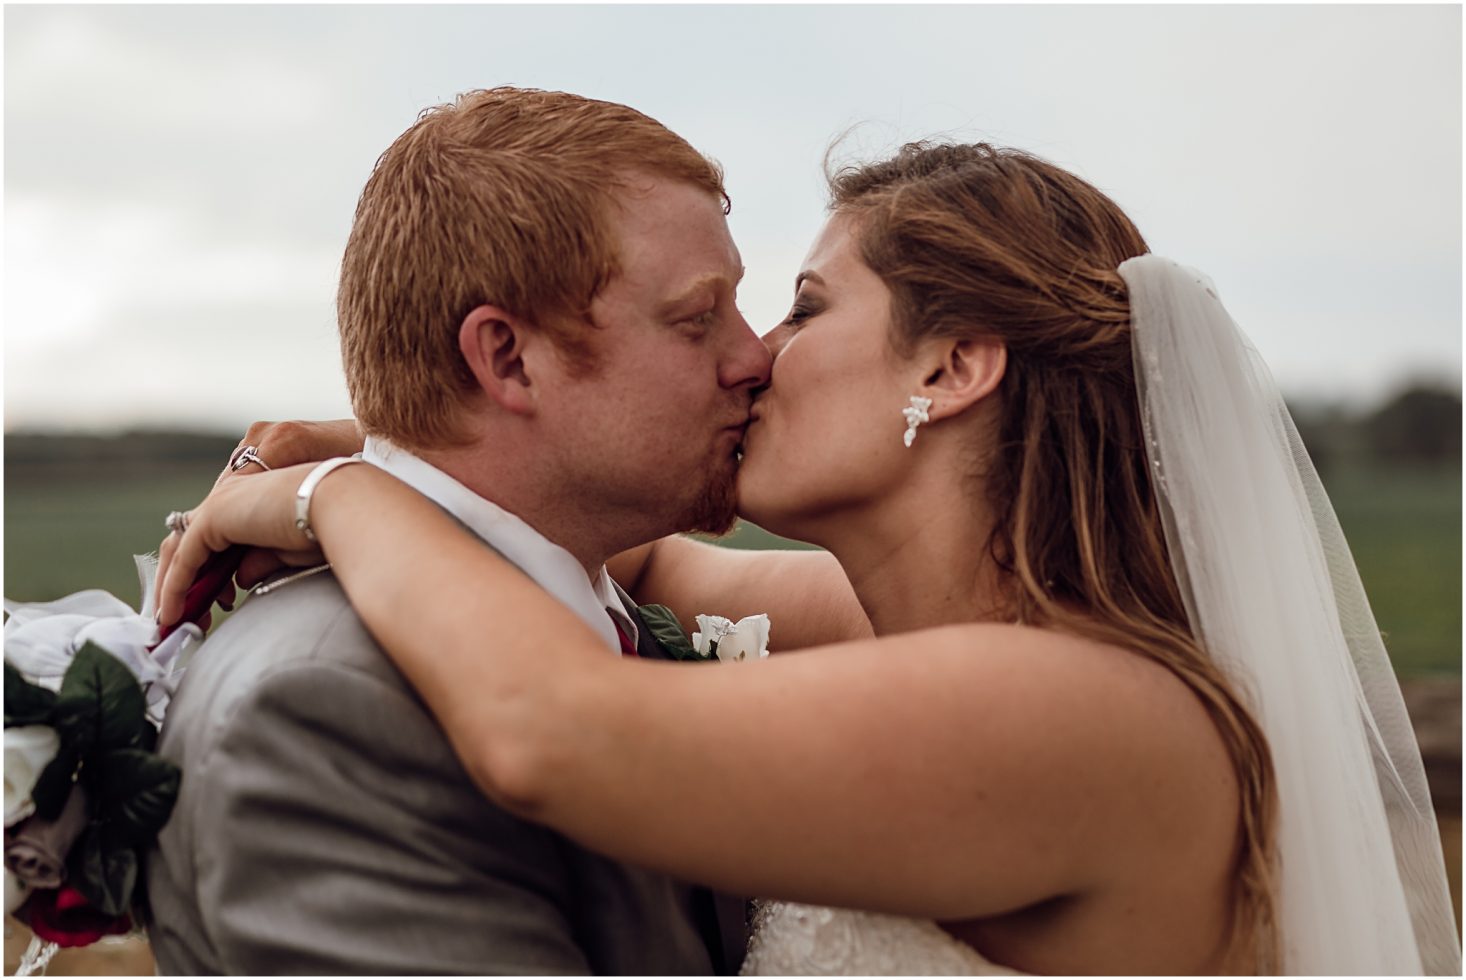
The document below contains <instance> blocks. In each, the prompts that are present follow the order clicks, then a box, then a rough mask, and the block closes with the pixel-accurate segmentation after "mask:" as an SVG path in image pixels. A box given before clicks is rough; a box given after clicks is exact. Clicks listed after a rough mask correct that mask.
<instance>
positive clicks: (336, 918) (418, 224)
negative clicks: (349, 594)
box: [148, 88, 769, 974]
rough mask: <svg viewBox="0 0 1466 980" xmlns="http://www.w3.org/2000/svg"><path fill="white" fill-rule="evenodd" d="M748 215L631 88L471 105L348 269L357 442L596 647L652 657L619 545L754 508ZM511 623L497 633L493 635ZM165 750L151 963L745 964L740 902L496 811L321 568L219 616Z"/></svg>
mask: <svg viewBox="0 0 1466 980" xmlns="http://www.w3.org/2000/svg"><path fill="white" fill-rule="evenodd" d="M726 204H727V198H726V196H725V194H724V191H723V186H722V179H721V174H720V172H719V170H718V168H717V167H716V165H714V164H712V163H711V162H709V161H708V160H707V159H705V158H704V157H702V156H701V155H700V154H698V153H697V152H696V151H695V150H693V149H692V147H690V146H689V145H688V144H687V143H686V142H684V141H683V140H682V139H681V138H679V137H677V136H676V135H674V134H673V133H671V132H670V131H668V130H667V129H666V128H664V127H663V126H661V125H660V124H658V123H657V122H655V121H653V120H651V119H649V118H647V117H646V116H643V115H642V114H640V113H638V112H635V111H634V110H631V109H629V108H626V107H625V106H620V105H614V104H611V103H605V102H596V101H592V100H589V99H584V98H580V97H577V96H573V95H566V94H561V93H548V92H536V91H527V90H520V89H510V88H502V89H494V90H489V91H480V92H473V93H470V94H467V95H464V96H461V97H459V99H458V100H457V101H456V102H455V103H454V104H452V105H447V106H441V107H438V108H436V109H433V110H431V111H429V112H427V113H425V114H424V115H423V116H422V117H421V118H420V119H419V120H418V122H417V123H416V124H414V125H413V126H412V127H411V128H410V129H409V130H408V131H407V132H405V133H404V134H403V135H402V136H400V137H399V138H398V139H397V140H396V142H394V143H393V144H392V146H391V147H389V148H388V150H387V152H386V153H385V154H383V156H382V158H381V159H380V160H379V161H378V163H377V166H376V168H375V169H374V171H373V173H372V175H371V177H370V179H369V180H368V181H367V185H366V188H365V190H364V191H363V192H362V196H361V200H360V203H359V204H358V206H357V212H356V219H355V223H354V225H353V227H352V230H351V236H350V239H349V241H348V243H347V246H346V253H345V256H344V258H343V261H342V269H341V283H340V293H339V298H338V319H339V325H340V330H341V346H342V353H343V357H344V361H345V366H346V376H347V382H348V385H349V388H350V391H351V397H352V403H353V406H354V408H355V412H356V416H357V419H358V420H359V422H360V424H361V426H362V427H363V428H364V429H365V430H366V431H367V432H368V433H369V435H370V438H369V440H368V443H367V447H366V457H367V458H368V459H369V460H370V461H372V462H375V463H376V464H377V465H379V466H382V467H383V468H385V469H387V470H389V471H390V472H392V473H394V474H395V475H397V476H398V477H400V478H401V479H402V480H404V481H405V482H407V483H408V484H410V485H412V486H413V487H415V488H416V489H417V490H419V491H420V492H422V493H423V494H424V495H426V496H428V497H429V498H431V499H433V500H434V501H436V502H437V503H438V504H439V505H441V506H442V507H443V508H444V509H446V510H448V511H449V512H450V513H452V514H453V515H454V516H455V517H456V518H457V519H458V520H459V521H460V522H462V523H463V524H464V525H465V526H467V527H468V528H469V529H471V530H472V531H474V532H475V533H477V534H478V535H479V536H480V537H482V538H483V539H484V541H485V542H486V543H487V545H488V546H489V547H492V548H494V549H496V550H498V551H499V552H501V553H502V554H504V555H505V556H506V557H508V558H509V559H510V560H511V561H513V562H515V563H516V564H517V565H518V566H519V567H520V568H521V569H523V570H524V572H525V573H526V574H527V575H529V576H530V577H531V578H533V579H535V580H536V581H537V582H538V583H539V584H540V585H541V586H543V587H544V588H545V589H546V590H548V591H549V592H551V593H552V594H554V595H555V596H557V597H558V598H559V599H560V600H561V601H563V602H564V603H565V604H566V605H567V606H569V607H570V608H571V609H572V610H574V611H575V612H576V613H578V614H579V615H580V616H581V618H582V619H584V620H585V622H586V623H588V624H589V625H590V626H591V627H592V628H593V629H595V630H596V631H597V632H598V633H599V634H600V635H601V637H602V639H603V641H604V643H605V645H606V656H617V655H622V656H643V657H657V656H661V655H662V654H661V652H660V650H659V649H658V648H657V645H656V643H655V641H654V640H653V638H652V637H651V635H650V632H649V631H648V630H647V629H645V628H644V626H643V625H642V623H641V622H640V620H639V618H638V616H637V614H636V611H635V607H634V605H633V604H631V603H630V600H629V599H628V598H627V597H626V595H625V593H623V592H621V591H620V590H619V589H618V588H617V587H616V586H615V584H614V583H612V581H611V580H610V578H609V577H608V576H607V574H606V571H605V568H604V562H605V560H606V559H607V558H608V557H610V556H611V555H613V554H616V553H617V552H619V551H622V550H624V549H626V548H629V547H632V546H634V545H637V544H640V543H643V542H646V541H650V540H653V539H655V538H658V537H661V536H663V535H666V534H669V533H672V532H675V531H679V530H710V531H720V530H724V529H726V528H727V527H728V526H729V525H730V524H731V522H732V519H733V503H734V493H733V483H734V476H735V472H736V451H737V448H738V446H739V443H740V442H741V439H742V431H743V427H744V426H745V424H746V422H747V418H748V409H749V404H750V399H751V389H753V388H755V387H756V386H758V385H761V384H763V383H764V382H766V380H767V376H768V370H769V355H768V352H767V350H766V349H765V348H764V346H763V344H762V343H761V342H760V341H759V340H758V338H757V337H756V336H755V335H754V334H753V332H752V331H751V330H750V329H749V327H748V324H747V323H746V322H745V321H744V320H743V318H742V317H741V316H740V315H739V313H738V311H737V309H736V307H735V305H734V290H735V288H736V285H737V282H738V280H739V278H740V276H741V273H742V267H741V262H740V259H739V255H738V252H737V249H736V248H735V247H734V245H733V242H732V239H731V238H730V236H729V234H728V229H727V224H726V220H725V218H724V214H725V210H726ZM266 462H268V460H266ZM405 571H407V572H409V573H410V571H411V570H410V569H408V570H405ZM473 601H474V600H473V596H472V595H471V594H468V593H465V594H464V595H463V596H462V602H463V603H464V605H465V606H467V607H469V608H472V605H473ZM513 629H514V624H513V623H512V622H484V623H483V639H484V643H485V644H489V643H492V642H494V636H495V635H496V634H498V633H500V632H501V631H512V630H513ZM567 723H573V722H567ZM160 751H161V752H162V754H163V755H165V756H166V757H168V758H169V759H171V760H173V761H174V762H176V763H177V764H179V765H180V766H181V767H182V769H183V784H182V792H181V795H180V798H179V800H178V804H177V806H176V809H175V810H174V815H173V818H172V820H171V822H170V823H169V824H168V826H167V828H166V829H165V830H164V832H163V834H162V835H161V837H160V839H159V841H158V846H157V849H156V850H155V851H154V853H153V854H152V855H151V859H150V861H149V868H148V890H149V893H150V897H151V903H152V909H153V917H154V921H153V923H152V924H151V928H150V934H151V938H152V943H153V949H154V951H155V954H156V956H157V961H158V966H159V969H160V972H163V973H170V974H173V973H187V974H200V973H250V974H281V973H287V974H288V973H294V974H303V973H331V974H347V973H351V974H360V973H394V974H403V973H436V974H464V973H468V974H484V973H497V974H544V973H575V974H588V973H596V974H604V973H630V974H689V973H698V974H706V973H731V972H736V970H737V968H738V965H739V963H740V961H741V959H742V956H743V945H744V939H745V932H744V922H743V903H742V902H741V901H739V900H736V899H731V898H730V897H728V896H718V895H714V894H712V893H710V892H708V891H707V890H705V889H702V888H698V887H694V886H688V885H686V884H684V883H681V882H677V881H673V880H671V879H668V878H667V877H665V876H663V875H659V874H655V873H652V872H649V871H644V870H641V869H638V868H633V867H629V866H626V865H622V864H619V863H617V862H614V861H611V860H608V859H606V858H603V857H601V856H599V855H596V854H592V853H590V852H588V851H585V850H583V849H582V848H580V847H579V846H578V845H576V844H575V843H574V842H573V841H571V840H569V839H567V838H565V837H562V836H560V835H559V834H556V833H554V832H552V831H550V830H548V829H545V828H542V827H539V826H536V825H533V824H529V823H525V822H523V821H520V820H517V819H515V818H514V817H511V816H510V815H508V814H507V813H505V812H503V811H501V810H499V809H498V808H496V807H495V806H494V805H493V804H491V803H489V802H488V801H487V800H486V799H484V798H483V797H482V796H481V795H480V794H479V793H478V791H477V790H476V789H475V788H474V786H473V784H472V783H471V781H470V780H469V777H468V776H467V775H466V773H465V772H464V771H463V770H462V768H461V767H460V766H459V764H458V762H457V760H456V759H455V757H454V755H453V751H452V748H451V746H450V745H449V744H448V741H447V739H446V737H445V736H444V734H443V732H442V731H441V730H440V729H439V728H438V727H437V725H436V724H435V723H434V721H433V718H432V716H431V715H430V714H429V713H428V712H427V710H426V709H425V708H424V706H423V705H422V703H421V702H420V701H419V700H418V699H417V697H416V696H415V694H414V693H413V692H412V689H411V688H410V687H409V686H408V685H407V683H406V682H405V681H404V679H403V678H402V677H401V676H400V675H399V674H398V672H397V671H396V670H395V669H394V668H393V667H392V666H391V664H390V663H389V661H388V660H387V658H386V656H385V655H384V654H383V653H382V652H381V651H380V650H379V649H378V647H377V646H376V644H375V643H374V642H373V640H372V638H371V636H370V635H368V633H367V632H366V629H365V628H364V626H363V625H362V623H361V621H360V620H359V619H358V618H357V616H356V614H355V613H354V611H353V610H352V608H351V606H350V604H349V603H348V601H347V599H346V597H345V595H344V594H343V593H342V591H341V589H340V587H339V586H338V585H337V583H336V581H335V580H334V579H333V578H332V577H331V576H330V575H329V574H317V575H311V576H308V577H304V578H301V579H299V580H297V581H292V582H288V583H286V584H283V585H281V586H279V587H278V588H276V589H274V590H273V591H270V592H269V594H264V595H258V596H256V597H253V598H251V599H250V600H249V602H248V603H246V604H245V605H244V606H243V607H242V608H241V609H240V610H239V611H238V612H237V613H235V614H234V615H233V616H232V617H231V618H230V619H229V620H228V621H227V622H225V623H224V624H222V625H221V626H220V627H219V629H218V630H216V631H215V632H214V634H213V635H212V636H211V637H210V638H209V640H208V641H207V642H206V643H205V644H204V645H203V647H202V648H201V649H200V650H199V652H198V654H197V655H196V657H195V658H194V661H193V664H192V666H191V667H190V669H189V673H188V675H187V679H186V680H185V681H184V683H183V685H182V688H181V690H180V691H179V692H178V695H177V697H176V698H175V699H174V701H173V703H172V705H171V707H170V710H169V715H168V721H167V724H166V725H165V727H164V729H163V735H162V740H161V742H160Z"/></svg>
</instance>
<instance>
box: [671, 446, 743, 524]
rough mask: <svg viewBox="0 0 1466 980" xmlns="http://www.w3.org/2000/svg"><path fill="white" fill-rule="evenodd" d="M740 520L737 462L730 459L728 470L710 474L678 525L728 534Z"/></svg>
mask: <svg viewBox="0 0 1466 980" xmlns="http://www.w3.org/2000/svg"><path fill="white" fill-rule="evenodd" d="M737 520H738V464H737V463H736V462H734V461H733V460H731V459H730V460H728V463H727V467H726V468H725V469H723V470H720V471H717V472H712V473H710V474H709V475H708V479H707V481H706V482H705V483H704V484H703V486H702V489H701V490H700V491H699V492H698V495H697V499H696V500H694V501H693V502H692V504H691V505H690V506H689V507H688V509H687V511H686V512H685V513H684V514H683V517H682V520H681V521H679V522H678V526H679V527H681V528H683V529H685V530H688V531H699V532H701V533H703V534H727V533H728V532H729V531H730V530H732V529H733V524H734V523H735V522H736V521H737Z"/></svg>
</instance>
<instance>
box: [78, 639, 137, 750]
mask: <svg viewBox="0 0 1466 980" xmlns="http://www.w3.org/2000/svg"><path fill="white" fill-rule="evenodd" d="M54 718H55V724H56V730H57V732H58V733H59V734H60V735H61V741H62V743H63V744H69V745H72V746H74V747H75V748H76V750H77V751H78V752H80V753H81V754H82V755H83V756H87V755H89V754H91V752H92V751H93V750H102V751H105V750H107V749H121V748H133V747H136V746H138V745H141V744H142V742H143V739H144V737H145V736H144V735H143V729H145V728H151V727H152V726H151V725H150V724H149V723H148V720H147V701H146V700H145V699H144V698H143V689H142V688H141V687H140V686H138V683H137V678H136V677H134V676H133V675H132V671H130V670H128V669H127V667H126V665H124V664H123V663H122V661H120V660H118V659H117V658H116V657H114V656H112V654H110V653H108V652H107V651H106V650H103V649H102V648H101V647H99V646H96V645H95V644H91V643H88V644H87V645H86V646H84V647H82V648H81V650H79V651H78V652H77V654H76V657H75V659H73V660H72V661H71V666H69V667H67V668H66V675H65V676H64V677H62V678H61V692H60V695H59V696H58V697H57V699H56V710H55V715H54Z"/></svg>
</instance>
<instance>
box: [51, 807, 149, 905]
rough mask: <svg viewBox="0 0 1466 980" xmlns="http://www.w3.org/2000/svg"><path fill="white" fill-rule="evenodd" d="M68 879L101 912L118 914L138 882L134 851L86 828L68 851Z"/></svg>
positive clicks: (97, 827)
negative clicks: (69, 853)
mask: <svg viewBox="0 0 1466 980" xmlns="http://www.w3.org/2000/svg"><path fill="white" fill-rule="evenodd" d="M67 870H68V881H69V882H70V883H71V884H73V885H75V886H76V890H77V891H79V892H81V893H82V895H83V896H84V897H85V898H86V900H87V901H88V902H90V903H91V904H92V907H93V908H95V909H96V910H97V911H98V912H101V913H102V914H103V915H121V914H122V913H124V912H126V911H127V909H128V906H129V905H131V904H132V892H133V889H134V888H135V887H136V885H137V881H138V861H137V852H135V851H134V850H133V849H132V848H131V847H129V846H127V845H126V844H124V843H122V842H121V841H119V840H117V839H115V838H113V837H112V835H110V834H108V833H105V832H104V829H103V827H102V825H101V824H97V823H94V824H92V825H91V826H90V827H88V828H87V830H86V833H85V834H83V835H82V838H81V840H79V841H77V842H76V845H75V846H74V847H73V848H72V850H71V860H70V862H69V863H68V868H67Z"/></svg>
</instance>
